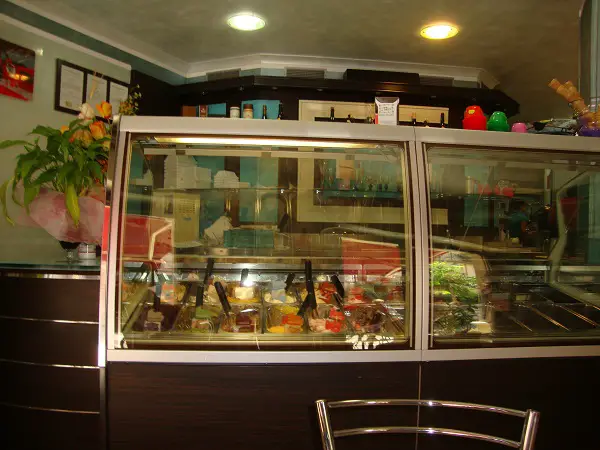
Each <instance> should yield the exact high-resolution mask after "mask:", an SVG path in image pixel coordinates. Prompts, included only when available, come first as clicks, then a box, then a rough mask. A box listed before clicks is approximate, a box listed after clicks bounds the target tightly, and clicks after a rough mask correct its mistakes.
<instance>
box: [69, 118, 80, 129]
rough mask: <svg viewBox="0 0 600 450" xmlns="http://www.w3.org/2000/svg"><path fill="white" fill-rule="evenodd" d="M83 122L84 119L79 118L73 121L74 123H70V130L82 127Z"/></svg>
mask: <svg viewBox="0 0 600 450" xmlns="http://www.w3.org/2000/svg"><path fill="white" fill-rule="evenodd" d="M82 120H83V119H79V118H77V119H75V120H73V121H71V122H69V129H71V128H73V127H75V126H76V125H80V124H81V122H82Z"/></svg>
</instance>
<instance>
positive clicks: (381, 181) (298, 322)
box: [117, 136, 412, 350]
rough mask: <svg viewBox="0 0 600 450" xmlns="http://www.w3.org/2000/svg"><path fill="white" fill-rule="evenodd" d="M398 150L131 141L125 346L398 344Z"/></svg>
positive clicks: (405, 292)
mask: <svg viewBox="0 0 600 450" xmlns="http://www.w3.org/2000/svg"><path fill="white" fill-rule="evenodd" d="M404 154H405V153H404V145H398V144H380V143H377V144H375V143H368V142H364V143H356V142H335V141H331V142H328V141H322V142H317V141H294V140H291V139H277V140H274V139H267V138H265V139H262V138H261V139H251V138H242V139H239V138H193V137H185V138H182V137H169V136H157V137H156V138H151V139H149V138H147V137H144V138H139V139H136V138H135V137H134V138H133V139H132V147H131V155H132V156H131V157H130V168H129V173H128V180H129V181H128V185H127V188H126V192H125V195H126V214H125V215H124V219H123V220H124V223H123V258H122V261H123V264H122V284H121V289H120V292H119V296H118V297H119V301H120V305H121V307H120V308H117V310H118V311H119V313H118V314H119V316H118V317H117V329H118V330H120V332H121V334H122V336H121V338H122V344H123V347H127V348H149V347H150V348H156V346H160V345H162V344H167V345H169V346H170V348H172V347H173V346H175V347H176V348H179V347H182V348H187V347H192V348H209V349H210V348H219V349H220V350H226V349H255V350H273V349H278V350H281V349H286V350H294V349H298V350H307V349H309V350H325V349H334V350H338V349H339V350H343V349H346V350H352V349H356V350H371V349H375V348H381V347H385V348H409V346H410V335H409V330H410V329H411V328H412V324H411V311H410V309H409V299H410V289H411V288H412V287H411V286H409V284H408V280H410V279H411V278H410V273H409V272H410V267H411V266H410V261H411V259H412V249H411V248H409V247H408V245H409V244H410V242H411V239H410V238H405V233H408V232H409V230H408V229H407V226H406V224H407V223H408V222H409V221H408V220H407V214H408V211H409V208H408V202H407V198H406V189H405V185H404V181H405V178H404V174H405V163H404Z"/></svg>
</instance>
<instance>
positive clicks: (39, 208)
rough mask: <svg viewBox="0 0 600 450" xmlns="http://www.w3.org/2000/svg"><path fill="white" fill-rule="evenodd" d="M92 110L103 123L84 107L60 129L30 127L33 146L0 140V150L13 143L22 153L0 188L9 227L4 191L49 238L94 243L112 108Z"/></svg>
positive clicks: (101, 106) (102, 106) (98, 230)
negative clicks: (11, 174)
mask: <svg viewBox="0 0 600 450" xmlns="http://www.w3.org/2000/svg"><path fill="white" fill-rule="evenodd" d="M96 108H97V110H98V113H99V116H100V117H102V118H103V119H104V121H103V120H97V117H96V116H97V114H96V113H95V112H94V110H93V108H92V107H91V106H90V105H89V104H87V103H84V104H83V105H82V106H81V108H80V113H79V115H78V116H77V119H75V120H74V121H72V122H71V123H70V124H69V125H65V126H63V127H61V128H60V129H55V128H52V127H46V126H37V127H35V128H34V129H33V131H32V132H31V133H30V134H32V135H34V136H37V137H36V138H35V139H34V140H33V142H28V141H4V142H0V149H2V148H8V147H12V146H17V145H22V146H23V147H24V149H25V153H23V154H21V155H19V156H18V157H17V164H16V167H15V170H14V173H13V177H12V178H11V179H9V180H7V181H5V182H4V183H3V184H2V185H1V186H0V201H1V203H2V209H3V213H4V216H5V218H6V220H8V221H9V222H10V223H12V224H14V223H15V222H14V221H13V219H12V218H11V217H10V216H9V215H8V210H7V196H8V193H9V189H10V190H11V191H12V193H11V197H12V200H13V202H15V203H16V204H17V205H20V206H22V207H24V209H25V211H26V212H27V215H28V216H29V219H30V220H29V222H30V223H31V221H33V222H34V223H35V224H37V225H38V226H41V227H43V228H44V229H46V230H47V231H48V232H49V233H50V234H51V235H53V236H54V237H55V238H57V239H59V240H61V241H69V242H89V243H99V242H100V240H101V235H102V218H103V214H102V211H103V208H104V188H103V186H104V179H105V176H106V168H107V164H108V151H109V149H110V140H111V136H110V119H111V117H112V107H111V105H110V104H109V103H107V102H102V103H101V104H99V105H97V106H96ZM43 138H45V139H43ZM40 140H43V141H44V140H45V142H43V141H42V142H40ZM44 144H45V145H44ZM24 219H25V220H24ZM27 221H28V220H27V218H23V217H21V220H19V222H20V223H24V222H27Z"/></svg>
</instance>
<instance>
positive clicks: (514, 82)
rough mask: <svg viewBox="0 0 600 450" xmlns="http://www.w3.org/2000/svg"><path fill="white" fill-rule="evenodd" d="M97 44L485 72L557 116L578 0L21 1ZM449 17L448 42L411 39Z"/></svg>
mask: <svg viewBox="0 0 600 450" xmlns="http://www.w3.org/2000/svg"><path fill="white" fill-rule="evenodd" d="M14 3H17V4H19V5H21V6H25V7H30V8H32V9H34V10H35V11H36V12H39V13H42V14H44V15H46V16H47V17H50V18H55V19H60V20H61V21H63V22H64V21H68V22H70V23H72V24H74V25H75V26H76V27H80V28H82V29H83V30H86V31H87V32H89V33H90V34H92V35H96V37H102V38H103V40H105V41H108V42H109V43H110V42H111V41H112V42H113V43H116V44H118V45H119V46H121V47H123V46H124V47H126V48H128V49H130V50H132V51H134V52H136V53H137V54H138V55H143V56H145V57H146V58H147V59H149V60H151V61H153V62H158V63H160V64H161V65H163V66H166V67H169V68H172V69H174V70H176V71H179V72H186V68H187V67H190V65H192V64H194V63H198V62H201V61H207V60H214V59H219V58H224V57H232V56H240V55H247V54H255V53H278V54H289V55H313V56H324V57H342V58H361V59H378V60H386V61H403V62H415V63H428V64H441V65H454V66H469V67H478V68H483V69H485V70H487V71H488V72H490V73H491V74H493V76H494V77H495V78H497V79H498V80H499V81H500V87H501V88H502V89H503V90H504V91H505V92H507V93H508V94H509V95H511V96H512V97H513V98H515V99H516V100H517V101H518V102H519V103H521V111H522V116H523V117H524V118H526V119H540V118H547V117H552V116H555V117H558V116H565V115H567V114H568V113H569V110H568V108H567V106H566V105H565V103H564V102H563V101H562V100H561V99H560V98H559V97H558V96H557V95H556V94H554V93H553V92H552V91H551V90H550V89H549V88H548V87H547V83H548V81H549V80H550V79H552V78H554V77H556V78H558V79H560V80H561V81H564V80H566V79H571V80H573V81H574V82H576V81H577V74H578V68H577V64H578V13H579V8H580V7H581V4H582V0H501V1H500V0H426V1H423V2H418V1H416V0H367V1H359V0H242V1H240V0H168V1H167V0H101V1H96V2H90V1H81V0H27V1H14ZM240 10H252V11H255V12H257V13H259V14H261V15H262V16H263V17H264V18H265V19H266V20H267V26H266V27H265V28H264V29H262V30H260V31H256V32H252V33H246V32H239V31H235V30H232V29H230V28H228V27H227V26H226V24H225V19H226V18H227V16H228V15H230V14H231V13H234V12H237V11H240ZM435 20H450V21H453V22H455V23H457V24H458V25H459V26H460V27H461V29H462V31H461V33H460V34H459V35H458V36H457V37H456V38H454V39H451V40H448V41H426V40H424V39H421V38H419V37H418V31H419V29H420V27H421V25H423V24H425V23H427V22H431V21H435Z"/></svg>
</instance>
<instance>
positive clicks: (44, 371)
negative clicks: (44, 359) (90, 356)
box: [0, 362, 100, 412]
mask: <svg viewBox="0 0 600 450" xmlns="http://www.w3.org/2000/svg"><path fill="white" fill-rule="evenodd" d="M0 373H1V374H2V381H3V383H2V384H3V387H2V389H0V402H4V403H11V404H16V405H21V406H33V407H41V408H51V409H68V410H74V411H96V412H98V411H99V410H100V395H99V391H100V389H99V386H100V380H99V374H98V369H76V368H67V367H48V366H34V365H26V364H15V363H5V362H0Z"/></svg>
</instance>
